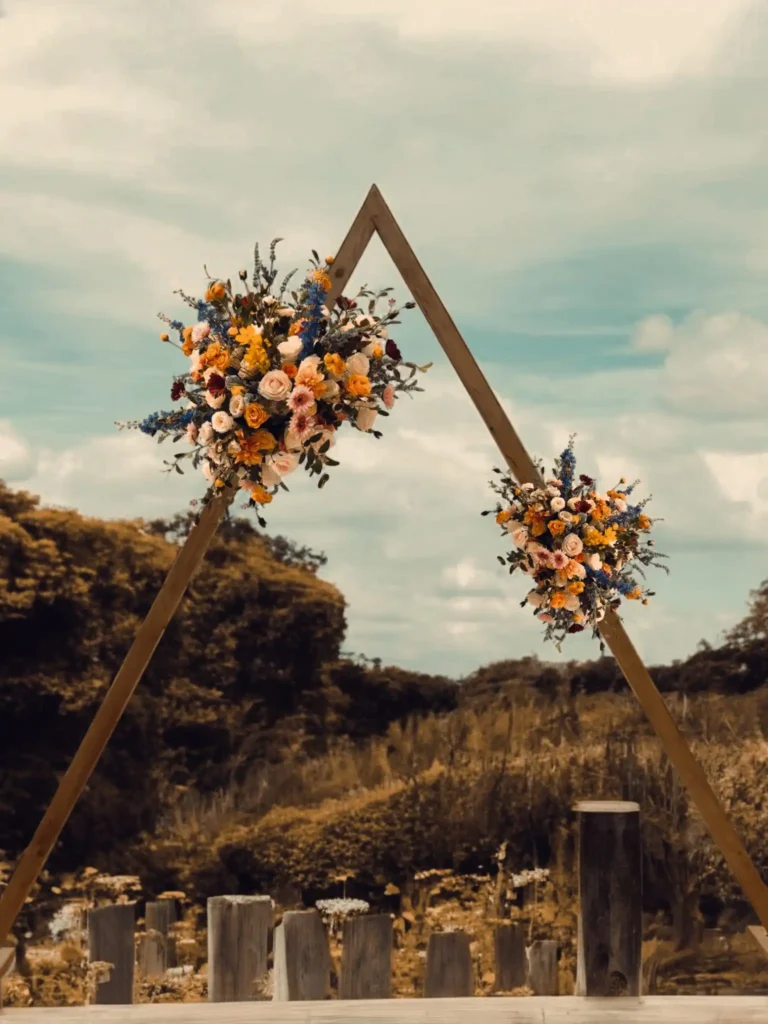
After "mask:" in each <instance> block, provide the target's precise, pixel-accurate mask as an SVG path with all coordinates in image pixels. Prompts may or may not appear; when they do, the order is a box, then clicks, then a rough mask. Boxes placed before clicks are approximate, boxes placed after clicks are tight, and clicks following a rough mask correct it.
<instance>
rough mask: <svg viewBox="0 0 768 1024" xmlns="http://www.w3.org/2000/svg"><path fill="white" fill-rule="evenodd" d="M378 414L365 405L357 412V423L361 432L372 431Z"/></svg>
mask: <svg viewBox="0 0 768 1024" xmlns="http://www.w3.org/2000/svg"><path fill="white" fill-rule="evenodd" d="M377 416H378V412H377V411H376V409H372V408H371V407H370V406H369V405H363V406H361V407H360V408H359V409H358V410H357V417H356V423H357V425H358V427H359V428H360V429H361V430H370V429H371V427H372V426H373V424H374V422H375V420H376V417H377Z"/></svg>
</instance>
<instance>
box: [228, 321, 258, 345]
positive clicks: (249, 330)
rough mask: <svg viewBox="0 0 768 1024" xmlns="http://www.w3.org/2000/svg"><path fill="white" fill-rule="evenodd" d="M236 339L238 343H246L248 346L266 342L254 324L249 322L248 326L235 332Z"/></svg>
mask: <svg viewBox="0 0 768 1024" xmlns="http://www.w3.org/2000/svg"><path fill="white" fill-rule="evenodd" d="M235 340H236V341H237V343H238V345H245V346H246V348H247V347H249V346H250V345H263V344H264V339H263V338H262V336H261V335H260V334H259V332H258V331H257V330H256V328H255V327H254V326H253V324H249V325H248V326H247V327H241V328H240V330H239V331H237V332H236V333H235Z"/></svg>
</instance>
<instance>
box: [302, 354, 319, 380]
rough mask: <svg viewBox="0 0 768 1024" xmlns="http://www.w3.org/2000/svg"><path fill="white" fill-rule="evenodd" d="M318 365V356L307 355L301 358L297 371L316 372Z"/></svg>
mask: <svg viewBox="0 0 768 1024" xmlns="http://www.w3.org/2000/svg"><path fill="white" fill-rule="evenodd" d="M319 367H320V356H307V358H306V359H302V360H301V362H300V363H299V373H310V372H311V373H317V372H318V369H319ZM297 376H298V374H297Z"/></svg>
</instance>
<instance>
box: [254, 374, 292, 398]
mask: <svg viewBox="0 0 768 1024" xmlns="http://www.w3.org/2000/svg"><path fill="white" fill-rule="evenodd" d="M290 393H291V378H290V377H289V376H288V374H287V373H283V371H282V370H270V371H269V372H268V373H265V374H264V376H263V377H262V378H261V380H260V381H259V394H260V395H261V396H262V398H266V399H267V400H268V401H270V402H283V401H285V399H286V398H287V397H288V395H289V394H290Z"/></svg>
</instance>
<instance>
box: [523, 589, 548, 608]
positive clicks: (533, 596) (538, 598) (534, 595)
mask: <svg viewBox="0 0 768 1024" xmlns="http://www.w3.org/2000/svg"><path fill="white" fill-rule="evenodd" d="M526 597H527V598H528V604H530V605H533V607H534V608H541V606H542V605H543V604H544V594H540V593H539V591H538V590H531V591H529V593H528V594H527V595H526Z"/></svg>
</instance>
